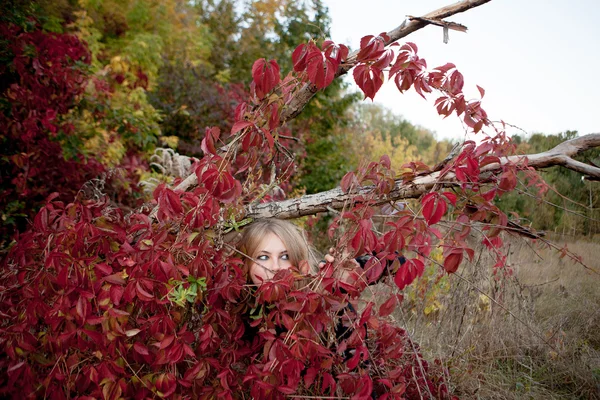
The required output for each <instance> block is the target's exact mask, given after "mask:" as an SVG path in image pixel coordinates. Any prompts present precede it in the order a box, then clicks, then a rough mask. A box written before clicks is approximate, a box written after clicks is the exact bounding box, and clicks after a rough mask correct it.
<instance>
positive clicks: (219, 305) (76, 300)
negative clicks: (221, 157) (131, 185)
mask: <svg viewBox="0 0 600 400" xmlns="http://www.w3.org/2000/svg"><path fill="white" fill-rule="evenodd" d="M156 196H157V198H158V199H159V201H158V203H159V204H160V205H161V206H160V210H161V211H159V212H160V213H162V215H164V216H166V217H168V219H166V223H164V224H159V225H157V224H156V223H152V221H151V219H150V218H148V216H146V215H143V214H134V215H131V216H130V217H128V218H124V217H123V215H122V213H121V212H120V211H119V210H118V209H114V208H110V206H109V205H108V203H106V202H91V201H90V202H85V203H72V204H68V205H65V204H64V203H62V202H59V201H51V202H50V203H48V205H47V206H45V207H44V208H42V210H41V211H40V212H39V214H38V215H37V216H36V218H35V221H34V226H33V229H32V230H30V231H28V232H27V233H25V234H23V235H22V236H21V237H20V240H19V242H18V244H17V245H16V246H15V247H14V248H13V249H12V250H11V252H10V255H9V257H7V258H6V259H5V260H4V263H3V265H2V275H1V279H0V292H1V293H2V294H1V295H0V314H1V315H2V321H3V322H2V324H1V325H0V355H1V356H0V371H1V374H0V387H1V388H2V389H0V393H2V395H5V396H14V395H16V394H19V395H21V396H23V397H42V396H44V397H49V398H56V399H60V398H69V397H76V396H89V397H96V398H100V397H103V398H119V397H121V396H124V397H131V398H146V397H149V396H150V397H152V396H159V397H186V398H188V397H201V398H213V397H215V396H216V397H220V398H239V397H241V396H242V393H246V394H250V395H252V396H254V397H255V398H283V397H285V395H288V394H292V393H306V394H308V393H318V394H326V393H330V394H335V393H336V390H338V389H337V388H339V390H341V392H342V393H345V394H347V395H350V396H354V398H357V399H359V398H370V396H371V393H372V392H373V393H380V394H381V397H379V398H396V397H400V396H405V397H408V398H417V397H419V396H421V395H423V396H424V397H428V395H427V393H429V394H431V397H436V398H438V397H439V398H444V397H445V396H446V394H447V389H446V387H445V384H444V382H443V379H442V374H441V373H440V371H441V370H440V369H439V368H434V369H433V370H432V368H431V367H430V366H429V365H428V364H427V362H425V361H424V360H423V359H422V357H421V355H420V354H419V352H418V348H417V346H416V344H414V343H413V342H412V341H411V340H410V339H409V338H408V336H407V335H406V333H405V332H404V330H402V329H401V328H398V327H396V326H393V325H391V324H390V323H389V322H386V321H384V320H381V319H379V318H377V317H375V315H374V314H372V312H373V311H372V309H373V304H372V303H369V305H368V306H367V307H366V308H365V309H364V311H362V312H361V313H360V314H359V315H357V316H356V317H354V318H348V314H350V312H349V311H348V304H349V302H351V303H352V302H354V301H353V300H352V297H351V296H348V295H347V294H346V295H344V294H342V292H341V291H340V290H339V288H338V285H336V284H334V285H332V286H331V288H332V289H331V290H330V291H328V292H320V291H317V292H315V291H312V290H297V289H293V286H294V285H293V281H294V279H295V278H294V275H293V274H291V273H288V274H282V275H281V276H280V277H279V278H280V279H278V280H275V281H273V282H270V283H267V284H264V285H263V286H261V287H260V288H259V289H258V291H257V292H256V293H252V290H251V289H250V288H249V287H248V285H246V282H247V277H246V273H245V271H244V270H243V268H242V262H241V260H240V259H238V258H236V257H232V256H231V254H230V253H231V252H230V251H229V250H227V247H221V248H220V249H219V248H218V247H219V246H215V243H213V242H212V241H211V239H210V238H209V236H208V235H203V234H198V232H199V231H198V229H200V232H202V229H203V228H204V229H211V228H214V226H215V223H216V221H215V220H214V219H210V218H209V219H204V220H202V222H201V223H199V224H182V219H188V217H189V216H190V215H191V214H196V213H197V211H198V210H199V209H202V208H203V207H205V206H206V205H207V204H214V203H215V199H214V198H213V196H212V195H211V194H210V193H208V192H207V190H206V189H205V188H198V189H196V190H195V191H194V192H193V193H189V192H188V193H186V194H185V195H184V196H183V198H181V197H180V196H181V194H177V193H174V192H172V191H169V190H168V189H159V191H158V193H157V195H156ZM162 198H168V199H170V200H165V201H164V202H163V201H162V200H160V199H162ZM180 198H181V200H180ZM192 225H197V226H192ZM174 226H180V229H179V231H178V232H177V231H175V230H173V227H174ZM205 232H206V231H205ZM344 315H345V316H344ZM342 320H343V321H342ZM340 324H342V325H340ZM337 326H345V327H347V328H348V329H349V332H350V333H349V334H348V335H346V336H347V337H345V338H343V339H341V338H340V335H339V334H336V332H335V329H334V328H335V327H337ZM433 371H438V372H433ZM386 396H387V397H386ZM390 396H391V397H390Z"/></svg>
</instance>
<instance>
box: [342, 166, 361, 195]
mask: <svg viewBox="0 0 600 400" xmlns="http://www.w3.org/2000/svg"><path fill="white" fill-rule="evenodd" d="M358 185H359V183H358V179H356V175H354V172H352V171H350V172H348V173H347V174H346V175H344V177H343V178H342V181H341V183H340V187H341V188H342V191H343V192H344V193H349V192H350V189H352V188H353V187H356V186H358Z"/></svg>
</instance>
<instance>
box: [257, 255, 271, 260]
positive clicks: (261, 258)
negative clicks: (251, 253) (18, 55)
mask: <svg viewBox="0 0 600 400" xmlns="http://www.w3.org/2000/svg"><path fill="white" fill-rule="evenodd" d="M256 259H257V260H259V261H267V260H268V259H269V256H267V255H266V254H261V255H260V256H258V257H256Z"/></svg>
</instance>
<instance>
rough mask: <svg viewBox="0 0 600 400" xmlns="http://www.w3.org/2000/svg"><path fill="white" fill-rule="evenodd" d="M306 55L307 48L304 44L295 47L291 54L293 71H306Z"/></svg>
mask: <svg viewBox="0 0 600 400" xmlns="http://www.w3.org/2000/svg"><path fill="white" fill-rule="evenodd" d="M307 54H308V46H307V45H305V44H304V43H303V44H301V45H299V46H298V47H296V49H295V50H294V52H293V53H292V62H293V63H294V71H296V72H302V71H304V70H305V69H306V56H307Z"/></svg>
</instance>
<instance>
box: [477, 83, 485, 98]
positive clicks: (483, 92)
mask: <svg viewBox="0 0 600 400" xmlns="http://www.w3.org/2000/svg"><path fill="white" fill-rule="evenodd" d="M475 86H477V90H479V94H481V98H482V99H483V96H485V89H484V88H482V87H481V86H479V85H475Z"/></svg>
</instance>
